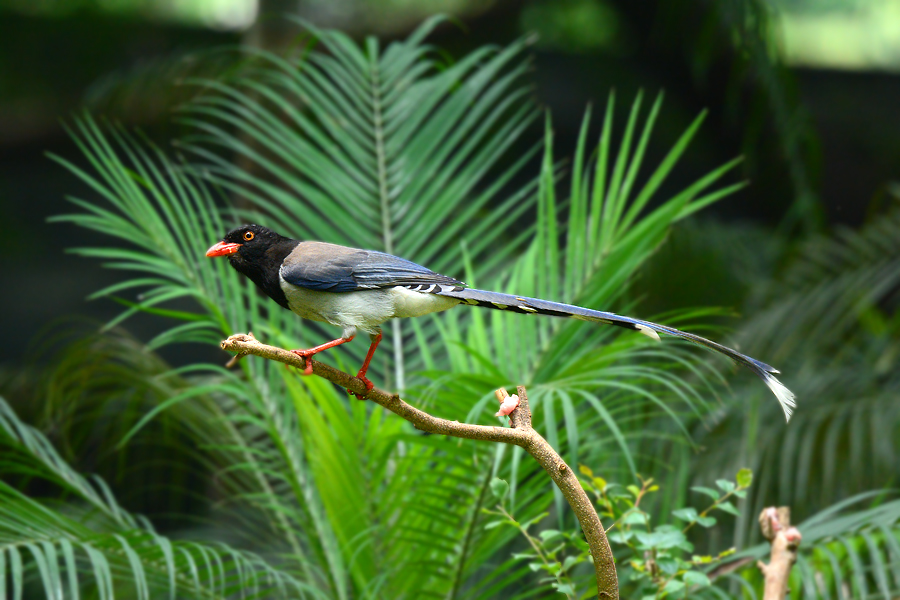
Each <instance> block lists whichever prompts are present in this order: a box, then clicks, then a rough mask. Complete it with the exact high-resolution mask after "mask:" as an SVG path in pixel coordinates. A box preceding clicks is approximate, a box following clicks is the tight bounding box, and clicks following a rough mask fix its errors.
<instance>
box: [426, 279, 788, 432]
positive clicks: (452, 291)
mask: <svg viewBox="0 0 900 600" xmlns="http://www.w3.org/2000/svg"><path fill="white" fill-rule="evenodd" d="M429 287H430V288H431V289H428V290H421V291H425V292H428V293H432V294H437V295H439V296H446V297H448V298H457V299H459V300H460V301H462V302H463V303H465V304H468V305H470V306H483V307H486V308H493V309H497V310H507V311H512V312H517V313H523V314H529V313H531V314H538V315H548V316H552V317H566V318H570V319H579V320H582V321H591V322H594V323H606V324H608V325H615V326H617V327H624V328H625V329H631V330H634V331H638V332H640V333H643V334H644V335H646V336H648V337H651V338H654V339H656V340H659V334H660V333H665V334H667V335H672V336H675V337H679V338H681V339H684V340H688V341H690V342H693V343H695V344H699V345H701V346H705V347H707V348H709V349H710V350H715V351H716V352H719V353H721V354H724V355H725V356H727V357H728V358H730V359H732V360H733V361H735V362H737V363H739V364H741V365H744V366H745V367H747V368H748V369H750V370H751V371H753V372H754V373H755V374H756V375H757V376H758V377H759V378H760V379H762V380H763V382H764V383H765V384H766V386H768V388H769V389H770V390H771V391H772V393H773V394H775V397H776V398H777V399H778V403H779V404H780V405H781V409H782V410H783V411H784V416H785V420H788V421H789V420H790V418H791V414H792V413H793V410H794V407H796V405H797V404H796V402H795V400H794V394H793V393H792V392H791V391H790V390H789V389H788V388H787V387H785V386H784V384H782V383H781V382H780V381H778V379H777V378H776V377H775V375H774V374H776V373H778V370H777V369H775V368H774V367H771V366H769V365H767V364H766V363H764V362H762V361H759V360H756V359H755V358H752V357H750V356H747V355H745V354H741V353H740V352H738V351H737V350H733V349H731V348H728V347H727V346H723V345H722V344H718V343H716V342H713V341H711V340H708V339H706V338H704V337H700V336H699V335H694V334H693V333H687V332H684V331H679V330H678V329H674V328H672V327H666V326H665V325H659V324H657V323H651V322H650V321H643V320H641V319H633V318H631V317H623V316H621V315H617V314H615V313H611V312H604V311H600V310H590V309H588V308H582V307H580V306H573V305H571V304H562V303H559V302H550V301H548V300H539V299H537V298H527V297H524V296H513V295H511V294H500V293H498V292H487V291H484V290H476V289H471V288H462V287H458V286H457V287H450V286H429Z"/></svg>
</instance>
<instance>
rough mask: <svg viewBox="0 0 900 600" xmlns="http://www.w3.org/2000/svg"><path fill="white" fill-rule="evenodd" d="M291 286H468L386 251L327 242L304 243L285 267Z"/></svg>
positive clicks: (322, 288) (283, 274)
mask: <svg viewBox="0 0 900 600" xmlns="http://www.w3.org/2000/svg"><path fill="white" fill-rule="evenodd" d="M280 272H281V277H282V278H283V279H284V280H285V281H286V282H288V283H290V284H292V285H296V286H299V287H302V288H306V289H310V290H318V291H323V292H352V291H355V290H365V289H377V288H385V287H394V286H401V285H402V286H412V285H433V284H443V285H452V286H465V284H464V283H463V282H461V281H458V280H456V279H453V278H452V277H447V276H445V275H440V274H438V273H435V272H434V271H432V270H431V269H426V268H425V267H423V266H422V265H417V264H416V263H414V262H412V261H409V260H406V259H403V258H400V257H397V256H392V255H390V254H385V253H384V252H376V251H374V250H357V249H355V248H346V247H344V246H338V245H335V244H326V243H324V242H301V243H300V244H298V245H297V247H296V248H294V250H293V252H291V253H290V254H289V255H288V257H287V258H285V260H284V262H283V263H282V265H281V271H280Z"/></svg>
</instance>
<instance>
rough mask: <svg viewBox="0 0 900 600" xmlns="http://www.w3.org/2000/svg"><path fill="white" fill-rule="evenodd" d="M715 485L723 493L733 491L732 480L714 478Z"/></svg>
mask: <svg viewBox="0 0 900 600" xmlns="http://www.w3.org/2000/svg"><path fill="white" fill-rule="evenodd" d="M716 485H717V486H719V489H720V490H722V491H723V492H725V493H728V492H733V491H734V482H733V481H728V480H727V479H716Z"/></svg>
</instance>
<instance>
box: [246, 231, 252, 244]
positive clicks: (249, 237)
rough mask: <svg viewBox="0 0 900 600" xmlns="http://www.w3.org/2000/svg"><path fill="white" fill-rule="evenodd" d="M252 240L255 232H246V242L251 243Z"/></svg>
mask: <svg viewBox="0 0 900 600" xmlns="http://www.w3.org/2000/svg"><path fill="white" fill-rule="evenodd" d="M252 239H253V232H252V231H245V232H244V241H245V242H249V241H250V240H252Z"/></svg>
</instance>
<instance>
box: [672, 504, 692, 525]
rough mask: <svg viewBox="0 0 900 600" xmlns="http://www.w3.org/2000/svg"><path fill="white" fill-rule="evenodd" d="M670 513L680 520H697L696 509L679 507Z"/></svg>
mask: <svg viewBox="0 0 900 600" xmlns="http://www.w3.org/2000/svg"><path fill="white" fill-rule="evenodd" d="M672 514H673V515H675V517H677V518H679V519H681V520H682V521H688V522H691V521H696V520H697V509H695V508H691V507H687V508H679V509H678V510H673V511H672Z"/></svg>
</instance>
